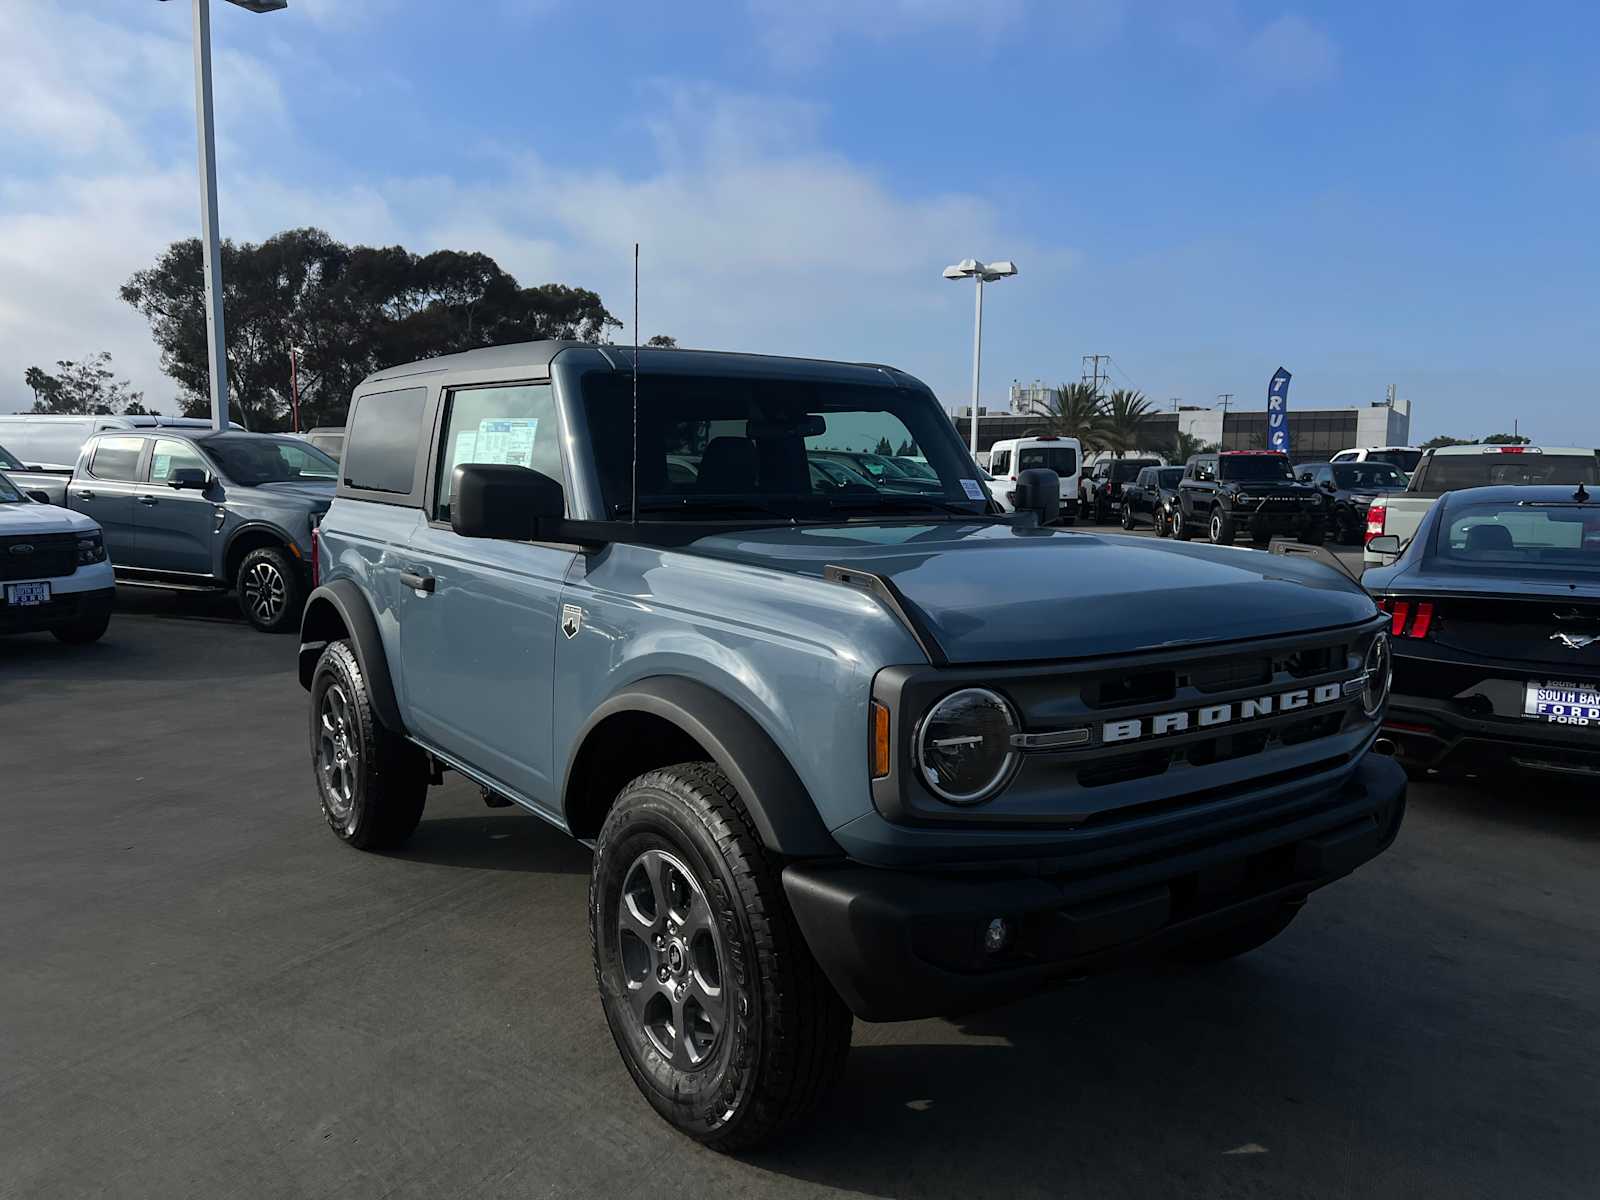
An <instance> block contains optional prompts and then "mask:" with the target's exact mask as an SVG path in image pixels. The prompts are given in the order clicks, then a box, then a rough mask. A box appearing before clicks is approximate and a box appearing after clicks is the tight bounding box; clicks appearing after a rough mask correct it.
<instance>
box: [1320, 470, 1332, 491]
mask: <svg viewBox="0 0 1600 1200" xmlns="http://www.w3.org/2000/svg"><path fill="white" fill-rule="evenodd" d="M1332 482H1333V468H1332V467H1318V468H1317V486H1318V487H1321V486H1322V485H1323V484H1325V483H1332Z"/></svg>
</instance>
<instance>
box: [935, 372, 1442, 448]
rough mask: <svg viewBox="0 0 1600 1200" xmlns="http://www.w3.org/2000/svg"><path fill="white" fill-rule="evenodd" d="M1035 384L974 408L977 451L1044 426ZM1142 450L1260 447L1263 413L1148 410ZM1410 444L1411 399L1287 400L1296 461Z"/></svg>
mask: <svg viewBox="0 0 1600 1200" xmlns="http://www.w3.org/2000/svg"><path fill="white" fill-rule="evenodd" d="M1046 395H1047V392H1046V389H1043V388H1041V387H1040V386H1039V385H1037V384H1035V385H1031V386H1029V385H1021V384H1012V386H1011V402H1010V405H1009V406H1008V408H1007V409H1005V410H1003V411H989V410H986V409H983V408H980V409H979V410H978V446H977V449H978V450H979V451H980V452H981V451H984V450H987V449H988V448H989V447H990V446H992V445H994V444H995V443H996V442H998V441H1001V440H1003V439H1005V438H1015V437H1026V436H1027V435H1029V434H1035V433H1043V432H1046V429H1047V426H1046V425H1045V424H1044V422H1043V421H1042V420H1041V419H1040V418H1039V417H1038V416H1035V415H1031V414H1032V413H1033V411H1034V409H1035V407H1036V406H1037V405H1039V404H1041V403H1043V402H1044V401H1045V399H1046ZM971 414H972V409H971V407H970V406H969V407H964V408H962V409H961V410H959V411H958V412H957V413H956V414H955V415H954V418H953V419H954V421H955V423H956V428H957V429H958V430H959V431H960V433H961V438H962V440H963V441H965V440H966V439H967V435H968V432H969V429H970V422H971ZM1145 429H1146V431H1147V433H1146V436H1145V437H1144V438H1143V439H1142V441H1143V442H1144V443H1145V444H1144V445H1143V446H1141V449H1145V450H1151V451H1154V452H1155V453H1157V454H1162V455H1165V456H1167V457H1170V456H1171V454H1172V451H1173V446H1174V440H1175V439H1174V435H1175V434H1176V433H1177V431H1179V430H1182V431H1183V432H1184V433H1187V434H1188V435H1189V436H1190V437H1193V438H1195V439H1197V440H1198V441H1201V442H1205V443H1209V444H1212V445H1216V446H1220V447H1221V448H1222V449H1224V450H1263V449H1265V448H1266V445H1267V412H1266V409H1265V408H1261V409H1256V410H1254V411H1249V410H1242V409H1238V408H1233V409H1230V410H1228V411H1227V412H1223V411H1222V409H1220V408H1188V407H1184V406H1181V405H1180V406H1179V408H1178V410H1177V411H1176V412H1171V411H1168V412H1153V413H1151V414H1150V419H1149V421H1148V422H1147V423H1146V425H1145ZM1410 444H1411V402H1410V401H1409V400H1400V399H1396V400H1394V401H1393V402H1381V403H1377V404H1371V405H1368V406H1366V407H1364V408H1306V409H1298V410H1297V409H1296V408H1295V407H1294V404H1293V403H1292V402H1291V403H1290V405H1289V453H1290V455H1291V456H1292V457H1293V458H1295V459H1297V460H1299V461H1301V462H1309V461H1313V460H1317V459H1326V458H1328V457H1330V456H1332V455H1334V454H1336V453H1338V452H1339V451H1340V450H1348V449H1350V448H1352V447H1355V446H1409V445H1410Z"/></svg>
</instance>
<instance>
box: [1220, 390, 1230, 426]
mask: <svg viewBox="0 0 1600 1200" xmlns="http://www.w3.org/2000/svg"><path fill="white" fill-rule="evenodd" d="M1217 399H1218V400H1219V401H1221V403H1222V417H1223V419H1224V420H1226V419H1227V417H1228V405H1229V403H1231V402H1232V400H1233V393H1232V392H1218V393H1217Z"/></svg>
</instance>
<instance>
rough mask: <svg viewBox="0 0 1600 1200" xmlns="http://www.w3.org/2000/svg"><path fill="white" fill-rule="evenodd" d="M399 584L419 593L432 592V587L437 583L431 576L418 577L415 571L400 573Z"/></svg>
mask: <svg viewBox="0 0 1600 1200" xmlns="http://www.w3.org/2000/svg"><path fill="white" fill-rule="evenodd" d="M400 582H401V583H403V584H405V585H406V586H407V587H408V588H415V589H416V590H417V591H419V592H428V593H430V594H431V593H432V592H433V585H434V584H435V583H436V582H437V580H435V579H434V577H433V576H432V575H418V574H417V573H416V572H415V571H401V572H400Z"/></svg>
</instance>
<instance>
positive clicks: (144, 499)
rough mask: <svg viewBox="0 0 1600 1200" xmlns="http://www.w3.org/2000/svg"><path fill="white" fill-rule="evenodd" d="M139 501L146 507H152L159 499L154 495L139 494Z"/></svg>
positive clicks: (158, 502)
mask: <svg viewBox="0 0 1600 1200" xmlns="http://www.w3.org/2000/svg"><path fill="white" fill-rule="evenodd" d="M139 503H140V504H143V505H144V506H145V507H147V508H154V507H155V506H156V505H157V504H160V503H161V501H160V500H158V499H156V498H155V497H154V496H140V497H139Z"/></svg>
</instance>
